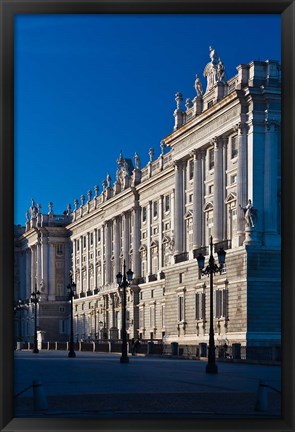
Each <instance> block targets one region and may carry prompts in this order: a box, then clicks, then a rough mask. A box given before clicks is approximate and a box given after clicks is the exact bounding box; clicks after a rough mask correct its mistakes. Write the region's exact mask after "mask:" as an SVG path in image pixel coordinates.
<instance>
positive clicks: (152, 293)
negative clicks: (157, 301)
mask: <svg viewBox="0 0 295 432" xmlns="http://www.w3.org/2000/svg"><path fill="white" fill-rule="evenodd" d="M151 298H154V290H151Z"/></svg>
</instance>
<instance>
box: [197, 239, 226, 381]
mask: <svg viewBox="0 0 295 432" xmlns="http://www.w3.org/2000/svg"><path fill="white" fill-rule="evenodd" d="M217 255H218V262H219V266H218V265H217V264H215V260H214V257H213V240H212V236H211V239H210V258H209V263H208V265H207V267H206V268H205V270H204V267H205V257H204V255H203V254H201V253H200V254H199V255H198V257H197V260H198V266H199V269H200V271H201V274H202V275H208V276H210V332H209V348H208V363H207V365H206V372H207V373H217V372H218V369H217V365H216V363H215V343H214V327H213V275H215V273H217V272H219V273H221V271H222V269H223V265H224V263H225V255H226V252H225V251H224V250H223V248H221V249H219V251H218V252H217Z"/></svg>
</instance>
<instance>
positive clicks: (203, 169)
mask: <svg viewBox="0 0 295 432" xmlns="http://www.w3.org/2000/svg"><path fill="white" fill-rule="evenodd" d="M200 166H201V174H200V178H201V188H200V189H201V195H202V201H203V202H202V210H201V211H202V246H206V224H205V215H204V211H203V205H204V196H205V180H206V151H205V150H201V161H200Z"/></svg>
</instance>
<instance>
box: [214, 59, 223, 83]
mask: <svg viewBox="0 0 295 432" xmlns="http://www.w3.org/2000/svg"><path fill="white" fill-rule="evenodd" d="M216 74H217V81H223V79H224V74H225V67H224V64H223V63H222V61H221V58H220V57H219V59H218V63H217V72H216Z"/></svg>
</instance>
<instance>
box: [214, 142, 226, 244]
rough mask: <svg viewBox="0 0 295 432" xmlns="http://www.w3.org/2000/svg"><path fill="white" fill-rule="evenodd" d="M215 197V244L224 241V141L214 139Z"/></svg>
mask: <svg viewBox="0 0 295 432" xmlns="http://www.w3.org/2000/svg"><path fill="white" fill-rule="evenodd" d="M213 143H214V195H213V221H214V225H213V242H214V243H218V242H220V241H221V240H222V227H223V196H224V193H223V170H222V165H223V161H222V156H223V155H222V140H221V138H220V137H218V138H214V140H213Z"/></svg>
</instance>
